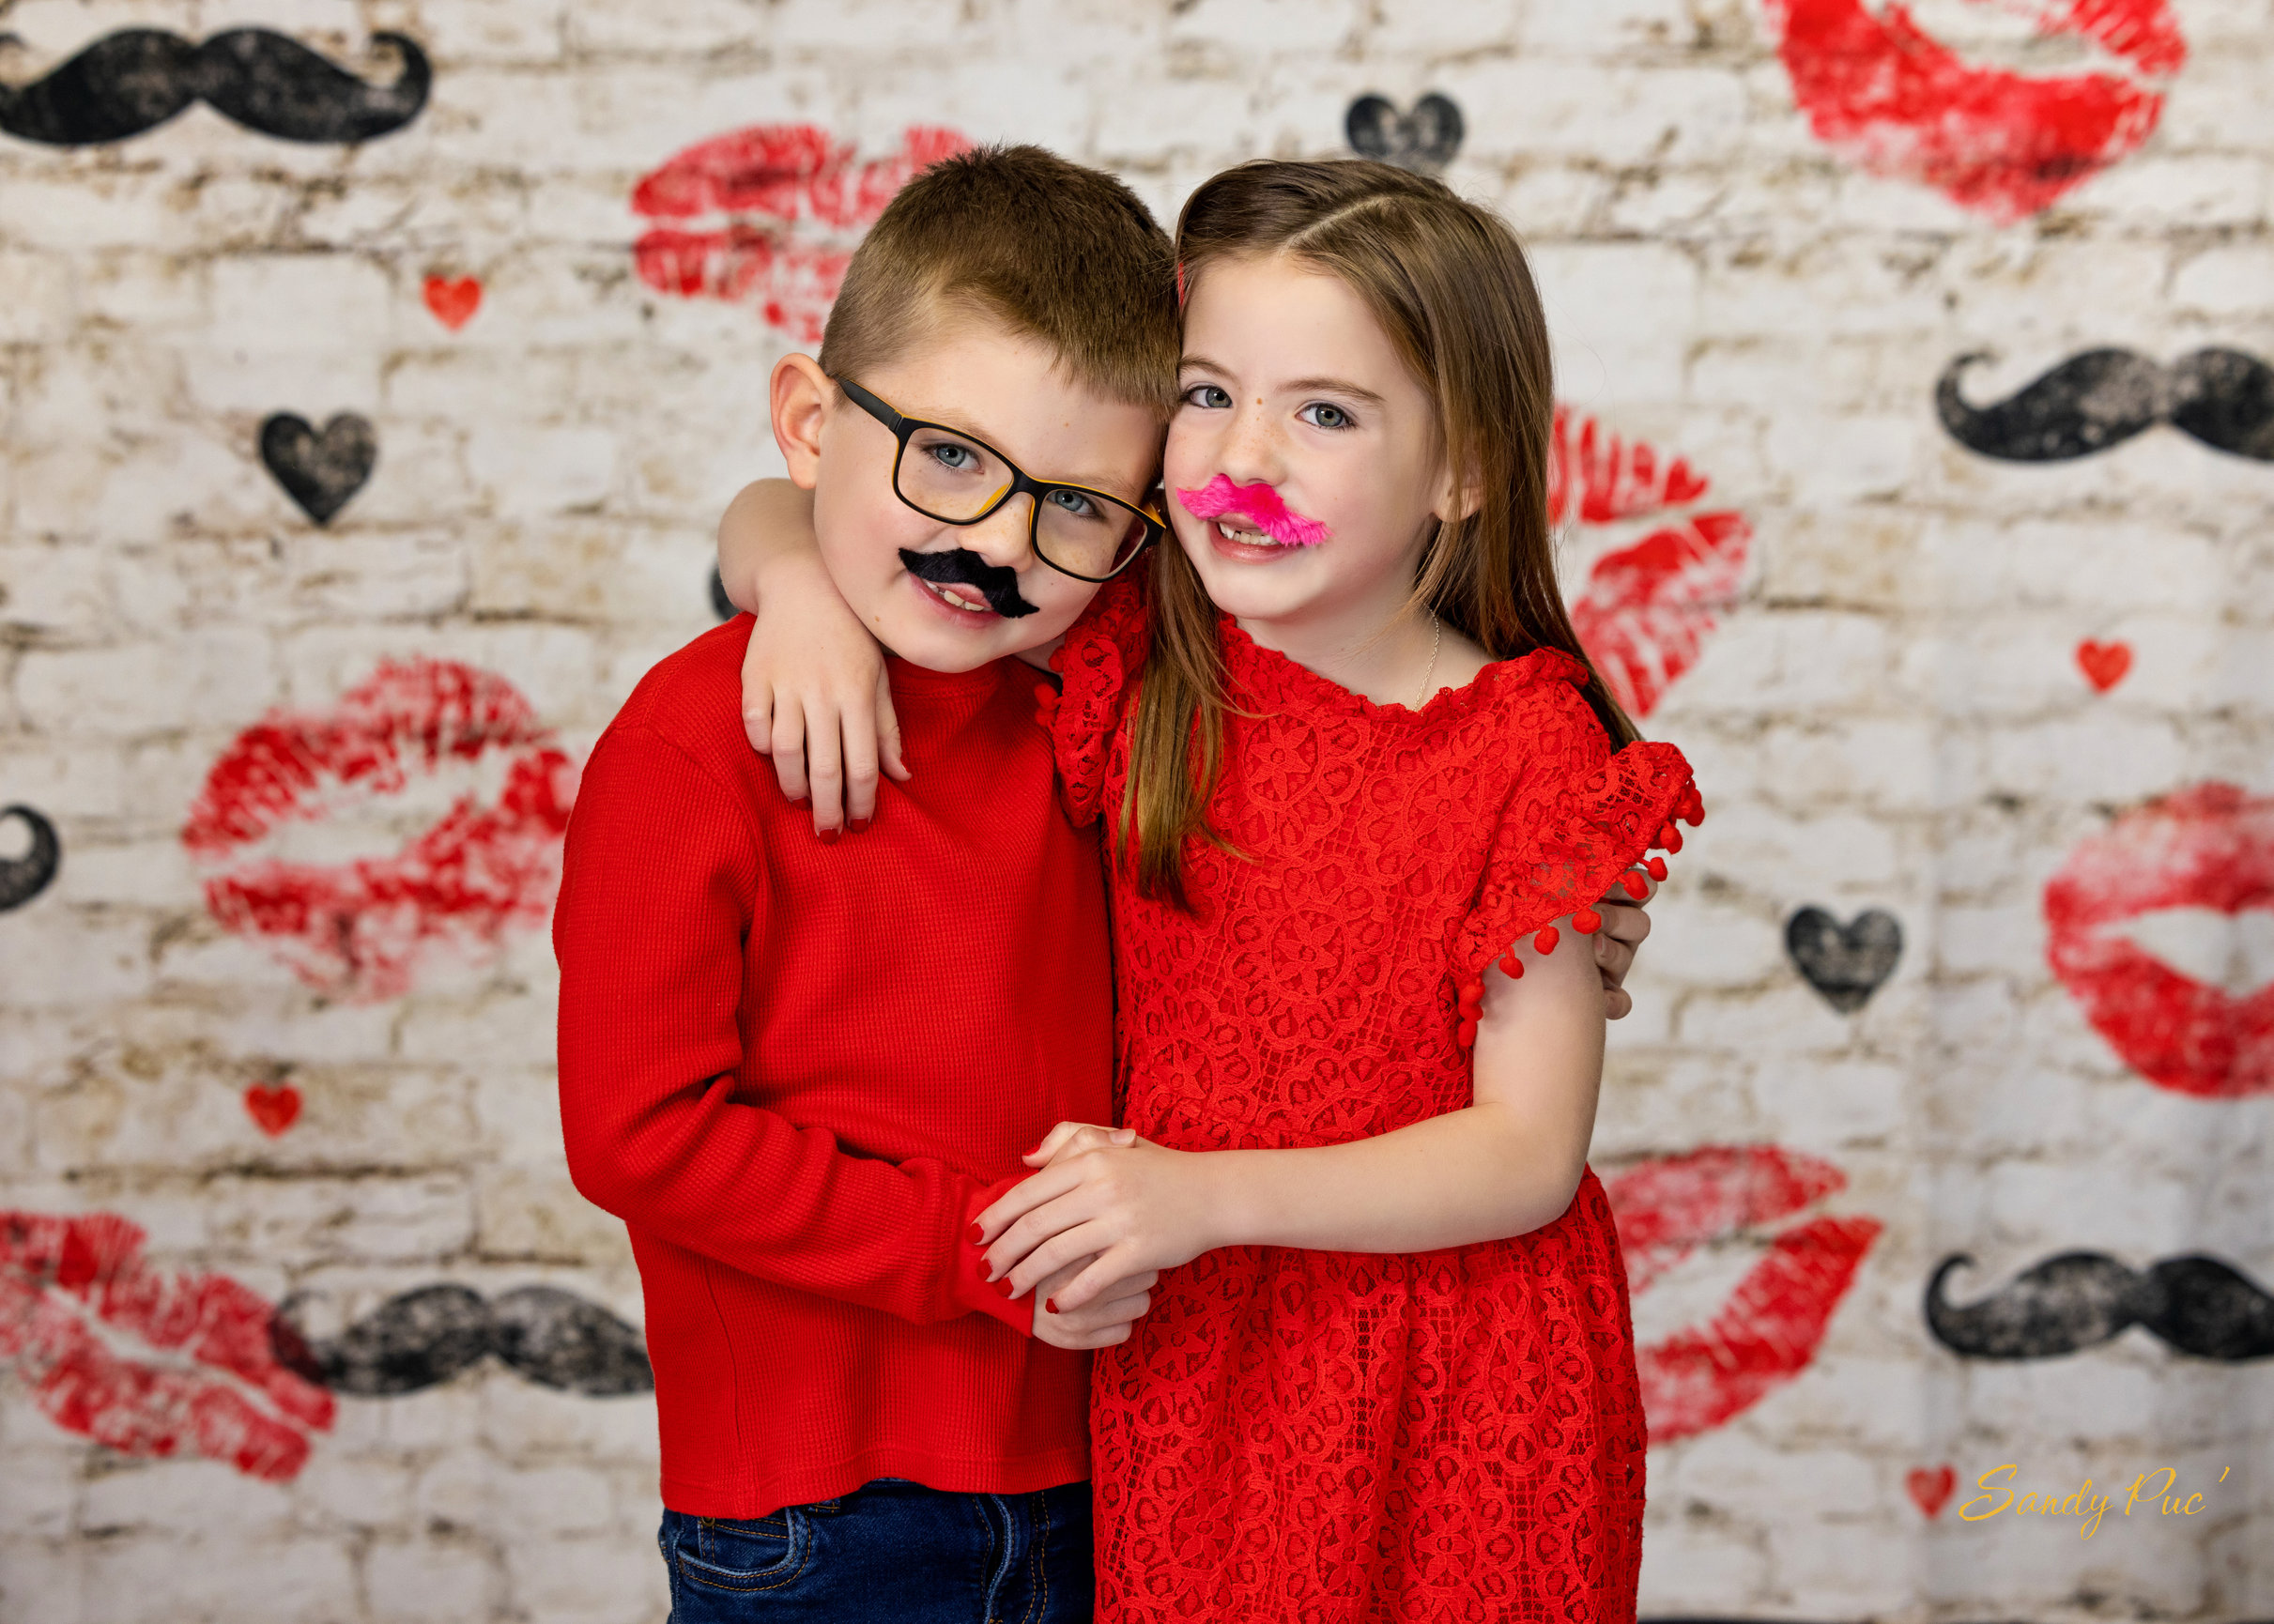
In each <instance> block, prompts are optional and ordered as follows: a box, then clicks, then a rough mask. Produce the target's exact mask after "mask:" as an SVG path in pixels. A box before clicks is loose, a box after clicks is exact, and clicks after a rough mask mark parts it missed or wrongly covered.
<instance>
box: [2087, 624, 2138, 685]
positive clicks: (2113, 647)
mask: <svg viewBox="0 0 2274 1624" xmlns="http://www.w3.org/2000/svg"><path fill="white" fill-rule="evenodd" d="M2131 668H2132V646H2131V645H2130V644H2129V643H2096V642H2094V641H2093V640H2092V639H2091V638H2090V637H2087V638H2085V639H2084V641H2082V643H2079V644H2078V645H2077V669H2078V670H2080V671H2082V672H2083V673H2084V680H2085V681H2086V682H2090V683H2091V684H2092V685H2093V687H2094V689H2095V690H2096V691H2097V692H2099V693H2102V694H2105V693H2107V692H2108V691H2109V690H2110V689H2111V688H2113V687H2114V686H2115V685H2116V684H2117V683H2118V682H2123V681H2124V676H2125V673H2126V672H2128V671H2129V670H2130V669H2131Z"/></svg>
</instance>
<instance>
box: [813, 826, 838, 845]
mask: <svg viewBox="0 0 2274 1624" xmlns="http://www.w3.org/2000/svg"><path fill="white" fill-rule="evenodd" d="M814 833H815V834H816V835H820V836H821V842H822V845H824V846H835V845H836V844H837V836H838V835H842V834H843V833H844V831H843V830H842V829H816V830H815V831H814Z"/></svg>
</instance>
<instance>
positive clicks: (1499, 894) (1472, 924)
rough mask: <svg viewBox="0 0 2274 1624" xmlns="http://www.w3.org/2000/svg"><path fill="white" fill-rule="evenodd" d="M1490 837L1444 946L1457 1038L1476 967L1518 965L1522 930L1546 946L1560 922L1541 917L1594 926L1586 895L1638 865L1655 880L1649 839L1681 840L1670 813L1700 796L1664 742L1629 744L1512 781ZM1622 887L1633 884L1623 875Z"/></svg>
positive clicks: (1693, 808)
mask: <svg viewBox="0 0 2274 1624" xmlns="http://www.w3.org/2000/svg"><path fill="white" fill-rule="evenodd" d="M1518 797H1519V799H1518V801H1517V802H1515V803H1513V804H1511V806H1510V808H1509V812H1508V815H1507V816H1506V817H1504V818H1503V819H1502V820H1501V822H1500V827H1499V830H1498V833H1497V834H1496V835H1494V838H1493V850H1492V855H1491V858H1490V860H1489V862H1488V864H1487V866H1486V870H1485V880H1484V884H1483V891H1482V893H1481V894H1480V896H1479V897H1478V899H1477V906H1476V907H1475V908H1474V909H1472V910H1470V912H1469V914H1468V917H1467V919H1466V920H1464V921H1463V922H1462V925H1461V927H1460V930H1459V933H1458V934H1457V935H1456V937H1455V938H1454V941H1453V946H1452V973H1453V977H1454V986H1455V988H1456V998H1457V1001H1458V1008H1459V1011H1460V1025H1459V1028H1458V1035H1459V1038H1460V1042H1461V1045H1462V1047H1463V1048H1467V1047H1468V1046H1469V1045H1470V1044H1472V1043H1474V1042H1475V1041H1476V1032H1477V1016H1478V1012H1479V1011H1480V1010H1481V1009H1482V1008H1483V982H1484V967H1485V966H1486V965H1487V964H1490V963H1492V962H1493V961H1494V960H1496V959H1498V961H1499V965H1500V969H1501V972H1502V973H1504V974H1507V975H1510V976H1519V975H1522V974H1523V973H1524V967H1523V964H1522V961H1521V960H1519V959H1518V958H1516V956H1515V952H1514V944H1515V943H1516V942H1520V941H1522V940H1523V938H1525V937H1526V936H1530V937H1531V938H1532V946H1533V948H1534V950H1535V951H1537V952H1540V953H1552V952H1554V951H1555V950H1556V945H1557V942H1558V938H1559V936H1560V932H1559V931H1558V929H1557V927H1556V926H1555V925H1554V924H1553V923H1551V921H1554V920H1558V919H1560V918H1562V917H1563V916H1564V915H1566V914H1569V915H1570V916H1571V922H1572V928H1573V930H1574V931H1575V932H1577V933H1579V934H1581V935H1591V934H1593V933H1594V932H1595V931H1597V930H1599V929H1601V928H1602V927H1603V917H1602V915H1601V914H1599V913H1598V912H1595V908H1594V904H1595V903H1596V902H1597V901H1599V900H1600V899H1601V898H1602V897H1603V896H1605V895H1606V893H1608V892H1609V891H1610V890H1611V888H1612V887H1613V886H1615V885H1619V884H1620V883H1621V878H1622V877H1623V876H1629V875H1631V874H1632V873H1633V871H1634V870H1636V869H1637V868H1640V869H1643V870H1644V871H1646V872H1647V873H1649V874H1650V876H1651V877H1652V879H1654V880H1664V879H1665V878H1666V876H1667V866H1666V862H1665V860H1664V859H1663V858H1658V857H1652V856H1650V855H1649V853H1650V852H1651V850H1652V848H1663V849H1664V850H1667V851H1668V852H1676V851H1680V850H1682V833H1681V831H1680V830H1679V829H1678V828H1676V827H1675V825H1676V822H1677V821H1678V820H1679V821H1680V822H1684V823H1688V824H1690V825H1692V826H1693V827H1695V826H1696V825H1698V824H1699V823H1702V822H1703V821H1704V820H1705V803H1704V802H1703V801H1702V800H1701V799H1700V798H1699V796H1698V786H1697V783H1696V781H1695V779H1694V778H1693V777H1692V775H1691V772H1690V764H1689V762H1688V761H1687V760H1685V759H1683V758H1682V752H1681V751H1679V750H1677V749H1675V748H1674V746H1673V745H1671V744H1663V743H1637V744H1629V745H1628V746H1627V747H1626V748H1625V749H1623V750H1621V751H1620V752H1619V753H1618V754H1617V755H1615V756H1612V757H1610V758H1607V759H1606V760H1604V761H1603V762H1602V763H1601V764H1600V765H1599V766H1597V767H1596V768H1595V769H1594V770H1593V771H1591V772H1589V773H1586V774H1585V775H1584V776H1580V777H1577V778H1575V779H1567V780H1565V781H1564V782H1563V783H1561V784H1560V785H1554V786H1544V787H1543V789H1542V791H1541V792H1539V793H1537V794H1534V795H1531V796H1526V795H1525V793H1524V791H1523V790H1521V789H1519V791H1518ZM1624 889H1625V890H1626V892H1627V894H1628V895H1629V896H1634V895H1636V893H1637V892H1638V891H1640V890H1642V889H1643V887H1642V885H1641V881H1640V880H1639V878H1638V877H1636V878H1633V879H1628V880H1627V881H1626V882H1625V885H1624Z"/></svg>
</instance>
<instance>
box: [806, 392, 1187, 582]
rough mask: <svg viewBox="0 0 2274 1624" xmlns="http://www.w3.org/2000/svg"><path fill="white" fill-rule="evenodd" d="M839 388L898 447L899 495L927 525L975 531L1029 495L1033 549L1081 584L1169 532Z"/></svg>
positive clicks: (1132, 511)
mask: <svg viewBox="0 0 2274 1624" xmlns="http://www.w3.org/2000/svg"><path fill="white" fill-rule="evenodd" d="M836 382H837V388H839V389H841V390H843V391H845V398H846V399H848V400H850V401H851V402H853V405H854V406H859V407H860V408H861V409H862V410H863V411H865V412H867V413H868V415H869V416H870V417H872V418H874V419H876V421H879V422H881V423H883V425H884V426H885V427H886V428H888V429H890V430H891V431H892V434H893V437H894V438H895V439H898V440H899V442H900V445H899V451H897V452H894V453H893V458H892V492H893V495H895V496H897V497H899V498H900V500H902V501H903V502H906V503H907V504H908V505H909V506H910V507H912V508H914V509H915V511H916V512H917V513H922V514H923V515H924V516H925V517H926V518H928V519H937V520H939V521H940V522H941V523H942V524H945V525H976V524H977V523H978V522H979V521H980V520H981V519H983V518H985V517H987V515H988V514H990V513H993V512H994V511H995V510H996V509H997V508H999V507H1001V506H1002V505H1003V504H1004V503H1005V502H1007V501H1009V500H1010V499H1011V498H1013V497H1017V496H1025V497H1031V498H1034V502H1033V508H1032V511H1031V512H1030V513H1029V514H1028V516H1027V521H1026V539H1027V544H1028V545H1030V546H1032V547H1033V548H1034V549H1035V557H1037V559H1041V560H1042V561H1043V562H1044V563H1046V564H1048V565H1049V566H1050V567H1051V568H1052V569H1053V570H1056V571H1057V572H1058V573H1059V574H1060V575H1071V576H1073V577H1074V578H1075V579H1076V580H1078V581H1110V580H1112V579H1113V578H1114V576H1115V575H1119V574H1120V573H1121V572H1122V571H1123V570H1126V569H1128V568H1129V565H1130V564H1131V563H1133V562H1135V560H1136V558H1137V555H1138V554H1139V553H1142V552H1144V551H1145V548H1146V547H1148V546H1150V545H1151V544H1153V543H1155V542H1157V541H1159V540H1160V538H1161V537H1162V536H1164V535H1166V534H1167V533H1168V526H1167V525H1166V524H1165V523H1164V522H1163V521H1162V520H1161V519H1160V516H1159V515H1158V514H1156V513H1148V512H1147V511H1146V510H1145V509H1144V508H1141V507H1138V506H1137V505H1136V504H1135V503H1133V502H1127V501H1124V500H1122V499H1121V498H1119V497H1117V496H1114V495H1113V494H1112V493H1111V492H1108V491H1101V490H1098V489H1096V488H1094V487H1092V486H1089V485H1069V484H1065V483H1060V482H1057V481H1045V480H1037V479H1030V478H1028V477H1027V476H1026V474H1025V473H1023V472H1022V471H1021V469H1020V467H1019V465H1018V464H1016V463H1014V462H1012V461H1011V460H1010V458H1008V457H1006V456H1005V455H1004V454H1003V453H1002V452H999V451H997V450H995V448H994V447H992V446H991V445H989V444H988V443H987V442H986V441H985V440H981V439H974V438H973V437H971V436H970V435H967V434H964V433H962V432H961V431H960V430H957V429H951V428H948V427H947V426H946V425H945V424H944V423H933V422H925V421H922V420H921V419H918V418H912V417H902V416H901V415H900V414H899V412H897V411H895V410H894V409H893V408H892V407H891V406H887V405H886V404H885V403H884V402H883V400H882V399H880V398H879V397H878V396H876V395H872V394H870V393H869V392H868V391H867V390H865V389H863V388H862V387H861V386H860V385H859V384H857V383H854V382H853V381H852V380H851V379H850V378H838V379H837V380H836Z"/></svg>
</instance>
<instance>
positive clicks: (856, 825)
mask: <svg viewBox="0 0 2274 1624" xmlns="http://www.w3.org/2000/svg"><path fill="white" fill-rule="evenodd" d="M853 833H854V834H855V835H866V834H868V819H866V818H855V819H854V820H853Z"/></svg>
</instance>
